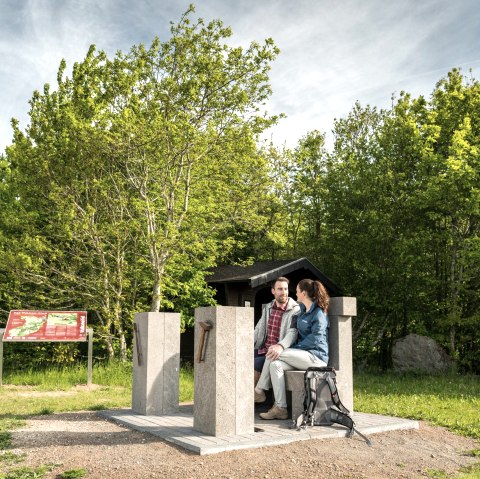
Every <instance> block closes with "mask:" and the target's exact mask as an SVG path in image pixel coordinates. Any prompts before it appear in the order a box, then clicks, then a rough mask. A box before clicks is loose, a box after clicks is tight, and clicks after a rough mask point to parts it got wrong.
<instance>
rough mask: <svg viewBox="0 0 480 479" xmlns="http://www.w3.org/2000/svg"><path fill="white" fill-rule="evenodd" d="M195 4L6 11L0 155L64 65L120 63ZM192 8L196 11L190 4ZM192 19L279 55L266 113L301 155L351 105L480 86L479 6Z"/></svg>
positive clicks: (246, 5) (235, 4)
mask: <svg viewBox="0 0 480 479" xmlns="http://www.w3.org/2000/svg"><path fill="white" fill-rule="evenodd" d="M189 3H191V1H189V0H186V1H184V0H171V1H167V0H135V2H132V1H131V0H0V20H1V25H2V27H1V29H0V152H1V151H3V150H4V148H5V146H6V145H7V144H9V143H10V142H11V137H12V131H11V126H10V119H11V118H12V117H15V118H17V119H18V120H19V121H20V126H21V127H22V128H25V127H26V126H27V124H28V108H29V106H28V100H29V99H30V98H31V96H32V93H33V91H34V90H36V89H38V90H41V89H42V88H43V84H44V83H50V84H51V85H52V86H54V85H55V82H56V73H57V69H58V66H59V64H60V60H61V59H62V58H65V60H66V61H67V74H69V73H70V72H71V69H72V66H73V63H74V62H75V61H80V60H82V59H83V58H84V57H85V54H86V53H87V50H88V47H89V45H90V44H92V43H93V44H95V45H96V46H97V49H100V50H105V51H106V52H107V53H108V54H110V55H113V54H114V52H115V51H117V50H122V51H127V50H129V48H130V47H131V46H132V45H134V44H135V45H137V44H139V43H146V44H149V43H150V42H151V41H152V39H153V38H154V37H155V36H159V37H160V39H166V38H168V36H169V22H170V21H174V22H176V21H178V19H179V18H180V16H181V14H182V13H183V12H184V11H185V10H186V9H187V7H188V4H189ZM193 3H195V2H193ZM195 7H196V13H195V15H196V16H200V17H202V18H204V19H205V20H207V21H208V20H212V19H217V18H218V19H220V20H222V21H223V22H224V24H225V25H228V26H231V27H232V29H233V37H232V38H231V43H232V44H235V45H245V46H246V45H248V44H249V43H250V42H251V41H258V42H261V41H262V40H264V39H265V38H268V37H271V38H273V40H274V41H275V43H276V44H277V46H278V47H279V48H280V50H281V53H280V55H279V57H278V58H277V60H276V61H275V62H274V64H273V66H272V70H271V75H270V79H271V84H272V87H273V95H272V97H271V99H270V101H269V103H268V105H267V109H268V111H269V113H272V114H277V113H285V114H286V115H287V118H286V119H284V120H282V121H281V122H280V124H279V125H278V126H276V127H275V128H274V129H272V130H271V131H270V132H269V135H268V138H271V139H273V141H274V142H275V143H276V144H277V145H281V144H284V143H285V144H286V145H287V146H289V147H294V146H295V145H296V143H297V141H298V139H299V138H301V137H302V136H304V135H305V134H306V133H307V132H308V131H311V130H314V129H318V130H320V131H323V132H325V133H327V136H328V135H329V134H330V130H331V128H332V126H333V119H334V118H341V117H344V116H346V115H347V114H348V113H349V111H350V110H351V108H352V106H353V104H354V102H355V101H357V100H358V101H359V102H360V103H361V104H363V105H366V104H370V105H372V106H377V107H380V108H381V107H388V106H389V105H391V97H392V95H395V94H396V95H398V93H399V92H400V91H401V90H405V91H408V92H410V93H411V94H412V95H414V96H418V95H425V96H429V95H430V93H431V92H432V90H433V88H434V86H435V83H436V82H437V81H438V80H440V79H441V78H442V77H444V76H445V75H446V74H447V72H448V71H449V70H450V69H451V68H453V67H461V68H462V71H463V72H464V73H465V74H469V69H472V71H473V76H474V77H475V78H477V79H480V48H479V47H480V8H479V4H478V1H476V0H455V1H452V0H395V1H394V0H390V1H388V0H261V1H260V0H255V1H254V0H236V1H232V0H199V1H197V2H196V3H195Z"/></svg>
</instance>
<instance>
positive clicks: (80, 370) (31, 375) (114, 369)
mask: <svg viewBox="0 0 480 479" xmlns="http://www.w3.org/2000/svg"><path fill="white" fill-rule="evenodd" d="M92 375H93V383H95V384H101V385H102V386H120V387H125V388H131V387H132V364H131V363H122V362H120V361H112V362H110V363H108V364H96V365H94V367H93V374H92ZM3 383H4V384H9V385H14V386H36V388H37V389H38V390H44V391H51V390H55V391H57V390H68V389H70V388H72V387H74V386H77V385H79V384H86V383H87V366H86V365H84V364H81V365H75V366H71V367H67V366H63V367H58V368H53V367H52V368H48V369H44V370H42V369H40V370H37V369H28V370H25V371H14V372H8V373H5V374H4V378H3Z"/></svg>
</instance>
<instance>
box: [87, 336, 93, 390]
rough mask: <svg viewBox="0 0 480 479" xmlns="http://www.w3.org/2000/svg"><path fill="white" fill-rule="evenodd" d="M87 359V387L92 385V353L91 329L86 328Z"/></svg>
mask: <svg viewBox="0 0 480 479" xmlns="http://www.w3.org/2000/svg"><path fill="white" fill-rule="evenodd" d="M87 333H88V357H87V386H88V387H90V386H91V385H92V351H93V329H92V328H88V329H87Z"/></svg>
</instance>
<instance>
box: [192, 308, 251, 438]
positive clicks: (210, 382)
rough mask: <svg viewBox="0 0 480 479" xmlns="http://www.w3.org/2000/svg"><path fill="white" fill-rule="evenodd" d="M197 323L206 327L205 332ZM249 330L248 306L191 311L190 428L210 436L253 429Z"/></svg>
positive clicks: (249, 312)
mask: <svg viewBox="0 0 480 479" xmlns="http://www.w3.org/2000/svg"><path fill="white" fill-rule="evenodd" d="M201 323H202V324H203V325H206V324H207V325H208V327H211V329H210V330H209V331H206V332H205V333H204V332H203V331H204V329H203V328H202V324H201ZM253 330H254V324H253V308H243V307H234V306H212V307H206V308H197V309H196V310H195V366H194V378H195V383H194V405H193V427H194V429H196V430H197V431H200V432H203V433H204V434H210V435H212V436H233V435H237V434H248V433H253V430H254V420H253V415H254V398H253V386H252V385H253V349H252V347H253V346H252V345H253ZM202 335H204V341H203V348H202V349H200V347H201V342H202V341H201V338H202ZM199 355H200V356H199ZM199 359H200V361H199Z"/></svg>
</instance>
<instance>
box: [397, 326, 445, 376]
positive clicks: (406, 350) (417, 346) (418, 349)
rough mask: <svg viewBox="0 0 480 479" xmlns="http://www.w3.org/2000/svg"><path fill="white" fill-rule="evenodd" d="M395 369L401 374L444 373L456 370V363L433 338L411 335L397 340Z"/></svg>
mask: <svg viewBox="0 0 480 479" xmlns="http://www.w3.org/2000/svg"><path fill="white" fill-rule="evenodd" d="M392 362H393V369H394V370H395V371H399V372H406V371H421V372H426V373H433V374H435V373H443V372H448V371H451V370H452V369H454V367H455V361H454V360H453V359H452V358H450V356H448V354H447V353H446V352H445V351H444V350H443V348H442V347H441V346H439V344H438V343H437V342H436V341H435V340H434V339H432V338H429V337H427V336H421V335H419V334H409V335H408V336H405V337H403V338H401V339H397V340H396V341H395V343H394V345H393V349H392Z"/></svg>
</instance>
